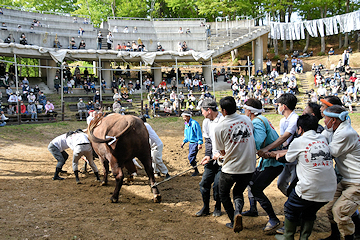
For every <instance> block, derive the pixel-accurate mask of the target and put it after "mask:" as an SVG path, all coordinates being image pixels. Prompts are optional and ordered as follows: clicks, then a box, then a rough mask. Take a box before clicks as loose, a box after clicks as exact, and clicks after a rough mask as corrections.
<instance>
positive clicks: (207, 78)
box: [202, 61, 212, 87]
mask: <svg viewBox="0 0 360 240" xmlns="http://www.w3.org/2000/svg"><path fill="white" fill-rule="evenodd" d="M210 64H211V62H210V61H207V62H205V63H204V65H206V66H203V67H202V75H203V76H204V78H205V82H206V84H207V85H208V86H209V87H210V86H212V78H211V74H212V70H211V66H210ZM203 84H204V83H203Z"/></svg>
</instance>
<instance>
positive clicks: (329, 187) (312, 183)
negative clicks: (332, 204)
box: [285, 130, 336, 202]
mask: <svg viewBox="0 0 360 240" xmlns="http://www.w3.org/2000/svg"><path fill="white" fill-rule="evenodd" d="M285 158H286V161H288V162H295V161H296V160H298V163H297V165H296V174H297V176H298V178H299V181H298V182H297V184H296V187H295V192H296V194H297V195H298V196H299V197H301V198H302V199H305V200H308V201H314V202H328V201H331V200H333V198H334V194H335V191H336V176H335V171H334V167H333V161H332V157H331V154H330V149H329V145H328V143H327V140H326V138H325V137H324V136H322V135H321V134H317V133H316V132H315V131H314V130H310V131H307V132H305V133H304V134H303V135H302V136H300V137H298V138H296V139H294V141H292V143H291V144H290V146H289V149H288V152H287V153H286V155H285Z"/></svg>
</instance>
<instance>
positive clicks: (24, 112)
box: [16, 101, 27, 114]
mask: <svg viewBox="0 0 360 240" xmlns="http://www.w3.org/2000/svg"><path fill="white" fill-rule="evenodd" d="M18 112H19V111H18V105H16V113H18ZM20 113H21V114H27V111H26V106H25V105H24V102H23V101H20Z"/></svg>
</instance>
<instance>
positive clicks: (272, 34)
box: [270, 22, 275, 39]
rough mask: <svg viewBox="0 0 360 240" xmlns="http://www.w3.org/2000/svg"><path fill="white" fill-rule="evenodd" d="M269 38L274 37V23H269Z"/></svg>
mask: <svg viewBox="0 0 360 240" xmlns="http://www.w3.org/2000/svg"><path fill="white" fill-rule="evenodd" d="M270 38H271V39H274V38H275V23H273V22H272V23H270Z"/></svg>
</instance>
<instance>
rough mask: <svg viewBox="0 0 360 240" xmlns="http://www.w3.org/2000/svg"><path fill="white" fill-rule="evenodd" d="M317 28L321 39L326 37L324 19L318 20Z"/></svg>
mask: <svg viewBox="0 0 360 240" xmlns="http://www.w3.org/2000/svg"><path fill="white" fill-rule="evenodd" d="M317 26H318V28H319V34H320V37H325V33H324V21H323V19H318V20H317Z"/></svg>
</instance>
